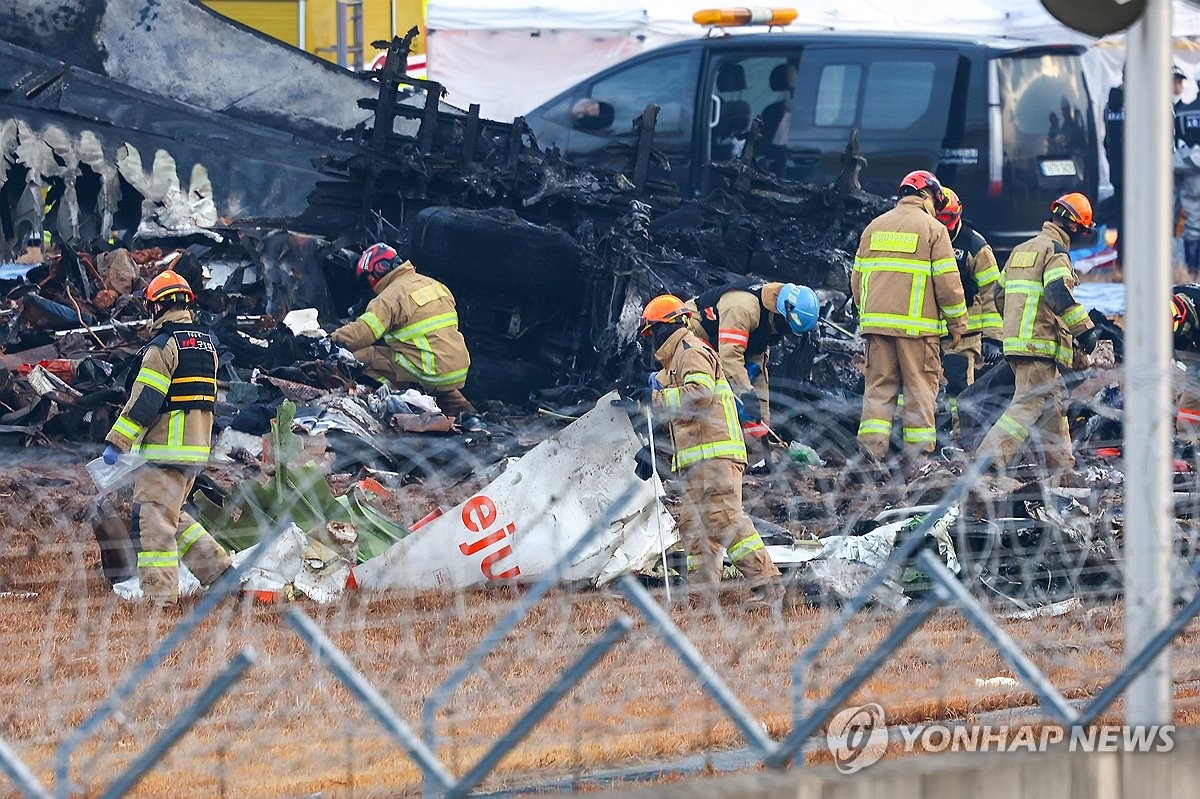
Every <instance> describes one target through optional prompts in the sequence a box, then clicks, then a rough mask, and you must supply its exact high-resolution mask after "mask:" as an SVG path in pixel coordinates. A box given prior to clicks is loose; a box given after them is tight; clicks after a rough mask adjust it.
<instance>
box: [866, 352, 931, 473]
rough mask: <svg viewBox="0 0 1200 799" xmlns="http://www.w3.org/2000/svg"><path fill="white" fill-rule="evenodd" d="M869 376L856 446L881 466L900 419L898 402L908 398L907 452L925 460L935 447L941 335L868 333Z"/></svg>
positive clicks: (867, 376)
mask: <svg viewBox="0 0 1200 799" xmlns="http://www.w3.org/2000/svg"><path fill="white" fill-rule="evenodd" d="M864 338H865V339H866V340H867V353H866V356H867V357H866V375H865V387H864V390H863V407H862V417H861V418H860V421H859V425H858V442H859V445H860V446H861V447H862V449H864V450H866V451H867V452H868V453H869V454H870V455H871V456H872V457H874V458H875V460H877V461H883V460H884V459H885V458H886V457H887V453H888V444H889V442H890V441H891V435H892V420H893V419H894V418H895V416H896V404H897V403H896V398H897V396H898V395H899V394H900V393H901V392H903V393H904V427H903V433H904V453H905V455H906V456H907V457H909V458H912V459H914V460H915V459H916V456H920V455H925V454H928V453H931V452H933V451H934V449H935V447H936V445H937V430H936V429H935V425H936V417H937V394H938V387H939V384H940V383H941V379H942V358H941V345H940V342H939V340H938V337H937V336H922V337H920V338H904V337H901V336H881V335H877V334H871V333H868V334H867V335H866V336H864Z"/></svg>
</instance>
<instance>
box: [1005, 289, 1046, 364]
mask: <svg viewBox="0 0 1200 799" xmlns="http://www.w3.org/2000/svg"><path fill="white" fill-rule="evenodd" d="M1047 274H1049V273H1047ZM1001 279H1002V280H1004V278H1001ZM1004 293H1005V294H1007V295H1010V296H1011V295H1019V296H1020V297H1021V300H1022V301H1023V303H1024V304H1023V305H1022V306H1021V324H1020V326H1019V327H1018V330H1017V335H1015V336H1009V337H1008V338H1006V339H1004V354H1005V355H1036V356H1039V357H1042V358H1055V359H1058V358H1059V357H1060V355H1061V352H1060V350H1061V348H1060V347H1059V345H1058V341H1057V340H1056V339H1048V338H1038V337H1036V336H1034V327H1035V323H1036V321H1037V316H1038V308H1039V307H1040V306H1041V304H1042V297H1043V295H1044V294H1045V293H1046V289H1045V287H1044V286H1043V285H1042V284H1041V283H1039V282H1037V281H1036V280H1004ZM1013 301H1014V300H1013V299H1009V300H1007V301H1006V302H1013Z"/></svg>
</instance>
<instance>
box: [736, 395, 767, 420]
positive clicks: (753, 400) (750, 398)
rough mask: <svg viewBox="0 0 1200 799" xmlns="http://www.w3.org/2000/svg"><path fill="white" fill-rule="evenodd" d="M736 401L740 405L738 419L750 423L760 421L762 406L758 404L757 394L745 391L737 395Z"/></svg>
mask: <svg viewBox="0 0 1200 799" xmlns="http://www.w3.org/2000/svg"><path fill="white" fill-rule="evenodd" d="M738 402H739V403H740V404H741V406H742V407H741V409H740V410H741V412H740V413H739V414H738V418H739V419H741V420H742V421H743V422H751V423H753V422H761V421H762V406H761V405H759V404H758V394H756V393H754V392H753V391H747V392H746V393H744V394H742V395H741V396H740V397H738Z"/></svg>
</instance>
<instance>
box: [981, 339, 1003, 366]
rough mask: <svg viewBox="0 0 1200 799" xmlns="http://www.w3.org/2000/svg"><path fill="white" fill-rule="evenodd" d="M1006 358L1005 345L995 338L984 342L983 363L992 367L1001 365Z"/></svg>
mask: <svg viewBox="0 0 1200 799" xmlns="http://www.w3.org/2000/svg"><path fill="white" fill-rule="evenodd" d="M1003 357H1004V345H1003V344H1001V343H1000V342H999V341H996V339H994V338H985V339H984V340H983V362H984V363H986V364H988V365H992V364H997V363H1000V360H1001V359H1002V358H1003Z"/></svg>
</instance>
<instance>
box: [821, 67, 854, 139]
mask: <svg viewBox="0 0 1200 799" xmlns="http://www.w3.org/2000/svg"><path fill="white" fill-rule="evenodd" d="M861 82H862V67H860V66H859V65H858V64H830V65H829V66H827V67H824V68H823V69H822V70H821V84H820V86H818V87H817V105H816V108H815V109H813V123H814V124H815V125H818V126H819V127H822V128H827V127H831V126H833V127H839V128H848V127H850V126H852V125H853V124H854V113H855V111H857V110H858V86H859V84H860V83H861Z"/></svg>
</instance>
